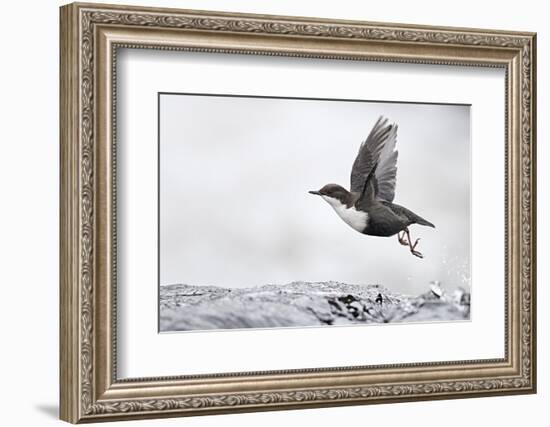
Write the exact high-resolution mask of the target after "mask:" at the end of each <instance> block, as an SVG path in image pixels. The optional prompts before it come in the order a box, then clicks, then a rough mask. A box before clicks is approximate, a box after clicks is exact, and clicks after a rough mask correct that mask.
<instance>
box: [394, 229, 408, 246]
mask: <svg viewBox="0 0 550 427" xmlns="http://www.w3.org/2000/svg"><path fill="white" fill-rule="evenodd" d="M397 240H399V243H401V244H402V245H403V246H409V241H408V240H407V239H406V238H405V232H404V231H402V232H400V233H397Z"/></svg>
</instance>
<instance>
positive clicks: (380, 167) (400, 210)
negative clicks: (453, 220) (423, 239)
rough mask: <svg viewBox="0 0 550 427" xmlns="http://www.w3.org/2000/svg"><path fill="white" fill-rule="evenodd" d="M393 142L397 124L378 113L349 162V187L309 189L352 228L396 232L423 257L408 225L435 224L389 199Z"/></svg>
mask: <svg viewBox="0 0 550 427" xmlns="http://www.w3.org/2000/svg"><path fill="white" fill-rule="evenodd" d="M396 142H397V125H396V124H388V120H387V119H385V118H383V117H382V116H381V117H379V118H378V120H377V121H376V123H375V125H374V127H373V128H372V130H371V131H370V134H369V136H368V137H367V139H366V140H365V141H363V142H362V143H361V146H360V147H359V153H358V154H357V157H356V158H355V161H354V162H353V166H352V169H351V185H350V191H348V190H346V189H345V188H343V187H342V186H340V185H338V184H327V185H325V186H324V187H323V188H321V189H320V190H319V191H310V192H309V193H311V194H315V195H318V196H321V197H322V198H323V199H325V200H326V201H327V202H328V204H329V205H330V206H332V207H333V208H334V210H335V211H336V213H337V214H338V215H339V216H340V218H342V220H343V221H344V222H345V223H346V224H348V225H349V226H350V227H351V228H353V229H354V230H356V231H358V232H360V233H363V234H368V235H370V236H383V237H389V236H393V235H394V234H397V239H398V241H399V243H400V244H402V245H403V246H408V247H409V249H410V251H411V253H412V254H413V255H415V256H417V257H419V258H423V255H422V254H421V253H420V252H419V251H417V250H416V247H417V245H418V241H419V240H420V239H419V238H418V239H416V240H415V242H414V243H412V241H411V235H410V232H409V226H410V225H411V224H420V225H425V226H428V227H433V228H435V225H433V224H432V223H431V222H429V221H426V220H425V219H424V218H421V217H420V216H418V215H417V214H415V213H414V212H411V211H410V210H408V209H407V208H405V207H403V206H399V205H396V204H395V203H393V199H394V196H395V183H396V178H397V150H396V149H395V145H396ZM405 236H406V237H405Z"/></svg>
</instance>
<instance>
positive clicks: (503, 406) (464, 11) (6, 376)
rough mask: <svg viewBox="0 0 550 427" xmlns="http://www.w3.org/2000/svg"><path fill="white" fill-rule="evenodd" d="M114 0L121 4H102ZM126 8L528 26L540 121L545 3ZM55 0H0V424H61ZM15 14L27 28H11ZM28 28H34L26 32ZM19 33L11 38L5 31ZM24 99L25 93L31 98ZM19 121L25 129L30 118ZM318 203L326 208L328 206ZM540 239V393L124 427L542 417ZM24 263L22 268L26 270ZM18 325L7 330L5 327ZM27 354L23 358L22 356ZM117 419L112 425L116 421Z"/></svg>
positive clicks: (544, 133) (543, 135) (547, 66)
mask: <svg viewBox="0 0 550 427" xmlns="http://www.w3.org/2000/svg"><path fill="white" fill-rule="evenodd" d="M112 2H113V3H121V4H124V3H126V2H119V1H115V0H112ZM132 3H134V4H142V5H148V6H151V5H153V4H156V5H159V6H171V7H188V8H203V9H218V10H228V11H243V12H257V13H273V14H289V15H314V16H321V17H326V18H343V19H365V20H374V21H392V22H407V23H416V24H434V25H436V24H437V25H455V26H471V27H488V28H503V29H512V30H513V29H516V30H531V31H538V32H539V39H538V45H539V46H538V48H539V53H540V55H539V59H538V74H539V76H541V78H540V79H539V82H538V91H539V99H540V100H541V101H540V102H539V105H538V107H539V111H538V116H539V117H548V115H549V114H550V101H548V95H550V93H549V91H548V83H547V80H545V79H544V77H543V76H545V75H549V73H550V59H549V58H548V55H544V54H543V53H544V52H547V51H548V50H549V49H550V43H549V41H548V37H550V30H548V27H547V23H546V20H547V19H546V17H547V16H548V12H547V11H546V10H545V8H544V5H543V3H541V2H536V1H529V0H526V1H524V2H521V4H518V3H517V2H511V1H500V2H496V1H493V2H486V3H482V2H479V1H469V0H465V1H463V2H461V3H460V4H456V5H454V6H453V7H452V8H451V7H449V5H448V4H446V3H442V2H436V1H418V2H412V3H411V2H406V1H391V0H388V1H387V2H384V3H382V2H378V3H377V2H369V3H362V2H356V1H353V0H341V1H339V2H334V1H326V2H308V1H297V0H279V1H277V2H275V1H273V2H262V3H260V2H257V1H251V0H248V1H245V0H229V1H228V0H225V1H222V0H186V1H175V0H173V1H169V0H163V1H158V2H152V1H140V0H134V1H133V2H132ZM60 4H62V3H61V2H58V1H40V2H39V1H28V2H22V3H15V2H12V3H9V4H6V5H4V10H3V11H4V14H5V16H9V17H11V18H12V19H7V20H5V22H4V23H3V25H2V27H1V31H2V40H4V43H3V53H4V55H5V56H4V58H6V61H5V64H7V65H6V66H5V67H3V68H2V71H1V73H2V79H0V85H1V93H2V98H1V101H0V102H1V103H0V105H1V107H2V117H4V118H5V120H3V121H2V145H1V150H2V154H1V155H0V162H1V165H0V178H1V182H2V183H3V185H2V190H1V191H2V199H3V201H4V204H3V207H4V209H3V210H2V213H1V214H0V215H1V221H0V224H1V226H0V227H1V228H0V235H1V236H2V243H3V244H2V245H1V246H0V248H1V249H0V251H1V254H0V255H1V258H0V259H2V261H3V262H2V269H0V275H1V278H0V283H1V285H2V287H1V289H2V291H1V296H2V299H1V301H2V310H1V311H0V316H1V320H2V325H3V327H2V335H3V344H4V345H3V348H4V349H9V350H4V351H3V352H2V355H1V356H0V362H1V363H0V375H1V378H2V390H1V392H0V393H1V398H2V401H3V402H4V405H2V409H3V413H2V420H3V422H4V423H5V424H6V425H40V426H47V425H62V423H61V422H60V421H58V420H57V419H56V412H57V409H56V408H57V400H58V397H57V394H58V391H57V390H58V386H57V379H58V370H57V360H58V333H57V328H58V317H57V313H58V291H57V283H58V255H57V244H58V176H59V169H58V121H57V106H58V85H57V78H58V56H57V52H58V47H57V46H58V22H57V17H58V10H57V7H58V6H59V5H60ZM23 21H24V22H25V28H28V29H29V30H28V31H23V32H22V31H21V24H22V22H23ZM31 29H32V30H31ZM14 34H17V43H15V42H12V41H13V40H14V37H13V35H14ZM31 100H32V101H31ZM29 120H30V121H31V123H32V126H29ZM538 133H539V141H541V143H540V144H539V148H538V152H539V164H541V165H543V164H545V163H546V162H548V161H550V151H549V149H548V146H547V144H544V143H543V142H544V141H546V140H547V139H548V137H549V136H550V135H549V134H548V127H547V126H545V124H544V121H543V120H541V121H540V126H539V129H538ZM549 180H550V171H549V170H548V168H546V169H545V168H543V167H541V168H540V170H539V180H538V185H539V188H541V189H544V188H546V187H547V186H548V184H549V182H550V181H549ZM549 203H550V196H549V195H548V194H546V193H545V192H543V191H540V192H539V208H538V211H539V218H540V223H539V225H538V230H539V236H547V235H548V234H549V233H550V229H549V225H548V223H547V222H545V221H544V220H543V219H544V218H545V217H546V218H547V217H549V215H550V205H549ZM327 208H328V206H327ZM549 251H550V243H549V242H548V240H546V241H545V240H543V239H542V238H540V239H539V253H540V254H541V256H540V260H541V262H540V266H539V283H540V286H539V295H538V299H539V305H540V307H541V309H540V311H539V321H538V324H539V338H538V342H539V345H538V348H539V360H540V362H541V363H540V368H539V394H538V395H528V396H507V397H495V398H483V399H466V400H454V401H437V402H429V403H428V402H420V403H402V404H397V405H391V406H387V405H376V406H367V407H348V408H329V409H314V410H303V411H290V412H289V411H283V412H266V413H254V414H238V415H226V416H215V417H213V416H209V417H202V418H194V419H185V420H182V419H171V420H169V419H166V420H158V421H136V422H127V423H124V426H134V425H135V426H153V425H154V426H162V425H166V426H168V425H173V426H176V425H186V426H224V425H239V426H244V427H246V426H256V425H264V426H279V425H281V424H288V425H308V424H311V425H317V426H333V425H336V424H341V423H365V422H368V423H370V424H376V425H397V424H398V423H402V422H403V420H404V419H406V420H407V422H408V423H409V425H411V426H440V425H441V424H442V423H445V425H446V426H449V427H451V426H464V425H465V424H466V423H476V422H479V421H481V422H486V421H487V420H488V417H490V420H491V423H492V424H494V425H498V426H503V427H504V426H517V425H520V424H521V425H530V426H540V425H544V421H541V420H544V419H545V418H544V416H545V415H547V412H548V404H550V393H549V391H548V387H550V375H549V371H548V368H547V365H546V364H545V360H548V357H549V355H550V339H549V338H548V333H547V329H548V327H549V326H550V315H549V314H548V310H544V309H543V307H544V304H545V303H546V301H549V300H550V293H549V292H548V290H547V288H546V287H545V286H544V285H545V283H547V282H548V281H549V279H550V276H549V274H550V270H549V268H548V266H547V264H546V263H544V257H545V256H547V254H548V253H549ZM29 264H30V266H31V267H29ZM14 325H17V327H14ZM29 355H33V356H32V357H31V356H29ZM115 425H122V424H115Z"/></svg>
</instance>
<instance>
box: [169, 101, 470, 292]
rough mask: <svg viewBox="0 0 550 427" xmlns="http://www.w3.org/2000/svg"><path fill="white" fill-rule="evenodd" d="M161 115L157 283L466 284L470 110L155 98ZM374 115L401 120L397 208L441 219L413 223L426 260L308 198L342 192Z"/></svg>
mask: <svg viewBox="0 0 550 427" xmlns="http://www.w3.org/2000/svg"><path fill="white" fill-rule="evenodd" d="M160 109H161V110H160V112H161V114H160V135H161V136H160V173H159V176H160V283H161V285H165V284H172V283H186V284H192V285H217V286H224V287H248V286H255V285H264V284H286V283H290V282H292V281H296V280H304V281H327V280H337V281H341V282H345V283H354V284H371V283H379V284H382V285H384V286H387V287H388V288H390V289H392V290H394V291H399V292H403V293H409V294H417V293H419V292H423V291H424V290H426V289H427V288H428V284H429V282H430V281H432V280H439V281H441V282H442V285H443V286H444V287H445V288H448V289H454V288H456V287H457V286H465V285H467V284H468V283H469V282H468V281H469V271H470V267H469V266H470V260H469V256H470V255H469V246H470V124H469V121H470V108H469V107H467V106H455V105H421V104H396V103H371V102H342V101H316V100H289V99H261V98H237V97H210V96H208V97H207V96H189V95H161V97H160ZM379 115H385V116H387V117H388V118H389V119H390V120H391V121H393V122H396V123H397V124H398V125H399V130H398V136H397V148H398V150H399V158H398V163H397V168H398V171H397V187H396V197H395V203H398V204H400V205H403V206H405V207H407V208H409V209H411V210H412V211H413V212H416V213H417V214H419V215H420V216H422V217H424V218H426V219H427V220H429V221H431V222H433V223H434V224H435V225H436V229H435V230H434V229H431V228H426V227H421V226H418V225H414V226H412V227H411V233H412V236H413V238H416V237H421V238H422V239H421V241H420V243H419V250H420V251H421V252H422V253H423V254H424V255H425V258H424V259H419V258H416V257H413V256H412V255H411V254H410V253H409V251H408V250H407V248H405V247H403V246H400V245H399V244H398V242H397V238H396V237H395V236H394V237H389V238H383V237H372V236H366V235H362V234H360V233H358V232H356V231H355V230H353V229H351V228H350V227H349V226H347V225H346V224H345V223H344V222H343V221H342V220H341V219H340V218H339V217H338V216H337V215H336V213H335V212H334V211H333V210H332V208H331V207H330V206H329V205H328V204H327V203H326V202H324V201H323V200H322V199H321V198H319V197H315V196H312V195H310V194H308V193H307V191H308V190H316V189H319V188H320V187H322V186H323V185H324V184H327V183H330V182H334V183H338V184H340V185H342V186H344V187H346V188H349V174H350V169H351V165H352V163H353V160H354V158H355V155H356V154H357V149H358V147H359V144H360V143H361V141H362V140H363V139H364V138H365V137H366V136H367V135H368V133H369V131H370V129H371V127H372V125H373V124H374V122H375V121H376V119H377V118H378V116H379Z"/></svg>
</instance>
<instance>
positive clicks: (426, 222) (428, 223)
mask: <svg viewBox="0 0 550 427" xmlns="http://www.w3.org/2000/svg"><path fill="white" fill-rule="evenodd" d="M415 222H416V223H417V224H420V225H425V226H426V227H432V228H435V225H433V224H432V223H431V222H430V221H426V220H425V219H424V218H422V217H419V216H417V217H416V221H415Z"/></svg>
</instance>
